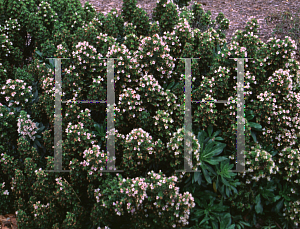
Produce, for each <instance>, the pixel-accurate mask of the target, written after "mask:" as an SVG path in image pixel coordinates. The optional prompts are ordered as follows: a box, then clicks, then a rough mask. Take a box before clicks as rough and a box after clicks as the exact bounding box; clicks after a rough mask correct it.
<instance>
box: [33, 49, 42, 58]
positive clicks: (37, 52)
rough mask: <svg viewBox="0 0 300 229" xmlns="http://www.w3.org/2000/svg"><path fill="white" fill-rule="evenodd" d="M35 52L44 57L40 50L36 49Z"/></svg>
mask: <svg viewBox="0 0 300 229" xmlns="http://www.w3.org/2000/svg"><path fill="white" fill-rule="evenodd" d="M35 53H36V54H38V55H39V56H40V57H43V54H42V53H41V52H40V51H38V50H36V51H35Z"/></svg>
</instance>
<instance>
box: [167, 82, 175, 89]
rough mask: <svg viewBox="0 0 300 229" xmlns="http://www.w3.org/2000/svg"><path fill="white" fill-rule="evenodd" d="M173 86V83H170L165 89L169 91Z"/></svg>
mask: <svg viewBox="0 0 300 229" xmlns="http://www.w3.org/2000/svg"><path fill="white" fill-rule="evenodd" d="M174 84H175V81H172V82H171V83H170V84H169V86H168V87H167V89H171V88H172V87H173V86H174Z"/></svg>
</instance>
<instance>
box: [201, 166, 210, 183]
mask: <svg viewBox="0 0 300 229" xmlns="http://www.w3.org/2000/svg"><path fill="white" fill-rule="evenodd" d="M202 171H203V175H204V178H205V180H206V181H207V183H209V184H211V183H212V182H211V178H210V176H209V175H208V172H207V170H206V169H203V170H202Z"/></svg>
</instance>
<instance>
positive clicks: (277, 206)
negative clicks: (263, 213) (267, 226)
mask: <svg viewBox="0 0 300 229" xmlns="http://www.w3.org/2000/svg"><path fill="white" fill-rule="evenodd" d="M283 203H284V199H283V198H282V200H280V201H279V202H278V203H277V204H276V206H275V211H276V212H277V213H279V212H280V210H281V208H282V206H283Z"/></svg>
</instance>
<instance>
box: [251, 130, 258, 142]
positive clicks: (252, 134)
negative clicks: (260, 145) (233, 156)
mask: <svg viewBox="0 0 300 229" xmlns="http://www.w3.org/2000/svg"><path fill="white" fill-rule="evenodd" d="M251 136H252V138H253V141H254V142H257V139H256V133H255V132H253V131H252V130H251Z"/></svg>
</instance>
